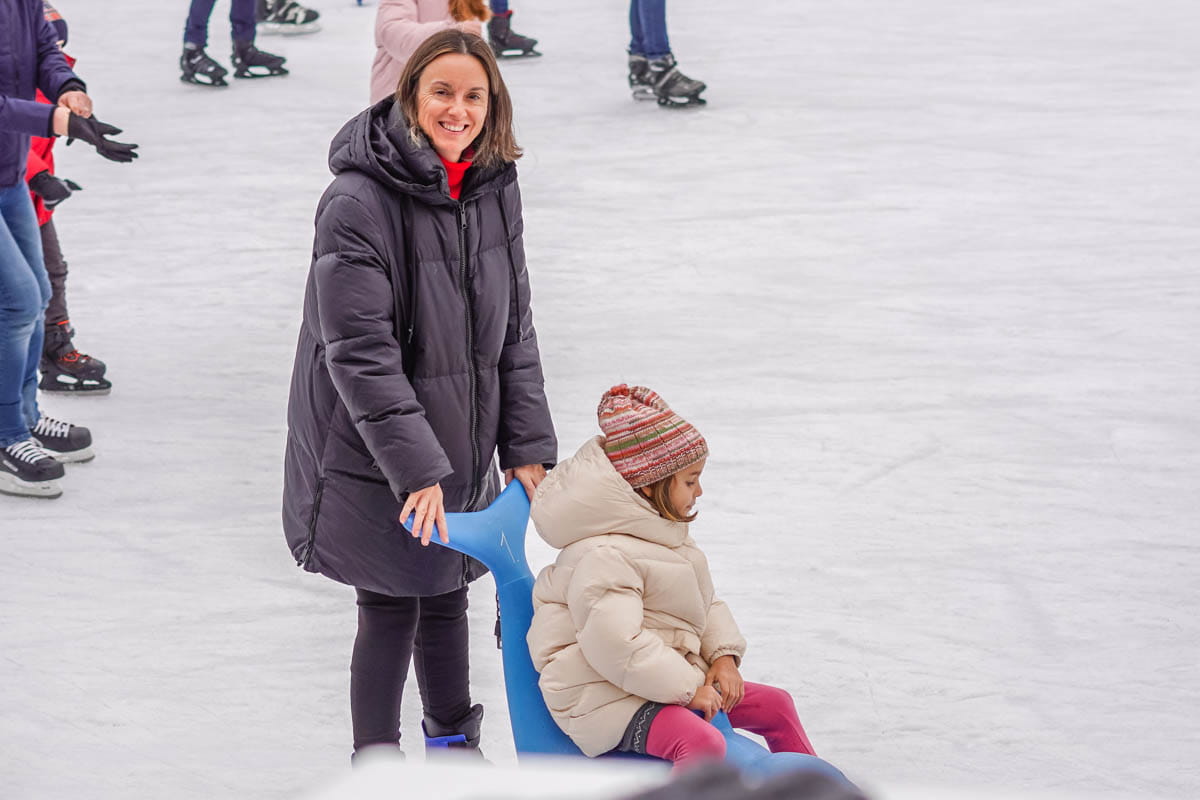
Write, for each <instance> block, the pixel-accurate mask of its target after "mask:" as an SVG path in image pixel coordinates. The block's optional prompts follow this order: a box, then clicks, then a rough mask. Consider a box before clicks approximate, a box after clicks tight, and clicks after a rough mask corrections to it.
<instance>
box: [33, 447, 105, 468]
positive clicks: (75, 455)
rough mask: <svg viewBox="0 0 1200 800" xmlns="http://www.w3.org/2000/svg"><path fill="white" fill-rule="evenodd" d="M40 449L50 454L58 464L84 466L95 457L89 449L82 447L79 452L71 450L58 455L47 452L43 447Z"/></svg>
mask: <svg viewBox="0 0 1200 800" xmlns="http://www.w3.org/2000/svg"><path fill="white" fill-rule="evenodd" d="M42 449H43V450H46V452H47V453H49V454H50V457H51V458H53V459H54V460H55V461H57V462H58V463H60V464H84V463H86V462H88V461H91V460H92V459H93V458H95V457H96V453H95V452H94V451H93V450H92V448H91V447H84V448H83V449H81V450H72V451H70V452H67V453H60V452H59V451H57V450H49V449H47V448H45V447H43V448H42Z"/></svg>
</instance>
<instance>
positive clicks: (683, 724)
mask: <svg viewBox="0 0 1200 800" xmlns="http://www.w3.org/2000/svg"><path fill="white" fill-rule="evenodd" d="M646 753H647V754H649V755H652V756H655V757H656V758H665V759H666V760H667V761H670V762H672V763H673V764H674V765H675V771H676V772H678V771H681V770H685V769H688V768H689V767H692V766H694V765H696V764H699V763H703V762H705V761H719V760H720V759H722V758H724V757H725V737H724V736H722V735H721V732H720V731H718V730H717V729H716V728H714V727H713V726H712V725H711V724H710V723H707V722H705V721H704V717H701V716H699V715H698V714H694V713H692V712H691V711H689V710H688V709H686V708H684V707H683V706H667V707H666V708H664V709H663V710H662V711H659V712H658V715H657V716H655V717H654V722H652V723H650V734H649V736H647V737H646Z"/></svg>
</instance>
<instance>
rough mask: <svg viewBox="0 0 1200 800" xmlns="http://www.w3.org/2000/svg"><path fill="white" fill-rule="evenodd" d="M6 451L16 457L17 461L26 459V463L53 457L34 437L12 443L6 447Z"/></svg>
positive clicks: (34, 462)
mask: <svg viewBox="0 0 1200 800" xmlns="http://www.w3.org/2000/svg"><path fill="white" fill-rule="evenodd" d="M4 452H6V453H8V454H9V455H10V456H12V457H13V458H15V459H16V460H17V461H24V462H25V463H26V464H36V463H37V462H39V461H42V460H43V459H47V458H53V456H51V455H50V454H49V453H47V452H46V451H45V450H43V449H42V446H41V445H40V444H38V443H37V442H36V441H34V440H33V439H26V440H25V441H23V442H17V443H16V444H10V445H9V446H8V447H6V448H4Z"/></svg>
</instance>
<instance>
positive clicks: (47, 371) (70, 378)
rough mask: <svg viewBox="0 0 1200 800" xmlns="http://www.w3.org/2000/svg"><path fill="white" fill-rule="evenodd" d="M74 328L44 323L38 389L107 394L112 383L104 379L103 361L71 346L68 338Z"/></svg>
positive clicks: (104, 366)
mask: <svg viewBox="0 0 1200 800" xmlns="http://www.w3.org/2000/svg"><path fill="white" fill-rule="evenodd" d="M74 335H75V330H74V329H73V328H72V327H71V323H70V322H67V321H64V322H60V323H57V324H55V325H47V326H46V339H45V344H44V345H43V346H42V362H41V364H40V365H39V366H40V368H41V371H42V380H41V381H40V382H39V383H38V388H39V389H41V390H42V391H44V392H73V393H77V394H95V395H100V394H108V393H109V391H110V390H111V389H112V383H111V382H110V381H108V380H106V379H105V377H104V373H105V370H106V369H107V367H106V365H105V364H104V362H103V361H101V360H100V359H98V358H92V357H91V356H89V355H86V354H84V353H81V352H79V351H78V350H76V349H75V344H74V343H73V342H72V337H73V336H74Z"/></svg>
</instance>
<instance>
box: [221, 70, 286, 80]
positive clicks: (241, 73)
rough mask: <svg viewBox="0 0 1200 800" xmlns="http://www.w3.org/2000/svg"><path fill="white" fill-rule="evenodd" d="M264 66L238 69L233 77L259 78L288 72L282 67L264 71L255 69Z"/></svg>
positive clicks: (279, 75) (273, 76) (244, 78)
mask: <svg viewBox="0 0 1200 800" xmlns="http://www.w3.org/2000/svg"><path fill="white" fill-rule="evenodd" d="M263 69H265V67H250V68H248V69H244V70H238V71H237V72H234V73H233V77H235V78H241V79H243V80H258V79H259V78H276V77H282V76H284V75H287V74H288V71H287V70H286V69H285V68H283V67H278V68H276V69H267V70H266V71H265V72H256V71H255V70H263Z"/></svg>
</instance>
